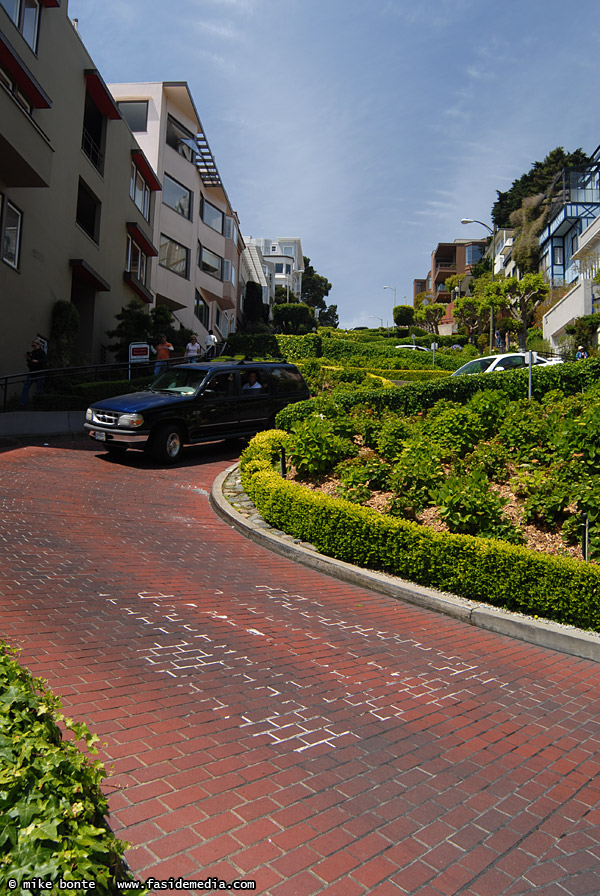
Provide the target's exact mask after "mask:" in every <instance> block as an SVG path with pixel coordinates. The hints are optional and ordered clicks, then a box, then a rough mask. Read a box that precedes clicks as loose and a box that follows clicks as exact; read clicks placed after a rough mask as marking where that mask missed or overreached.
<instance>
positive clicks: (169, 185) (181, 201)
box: [162, 174, 192, 219]
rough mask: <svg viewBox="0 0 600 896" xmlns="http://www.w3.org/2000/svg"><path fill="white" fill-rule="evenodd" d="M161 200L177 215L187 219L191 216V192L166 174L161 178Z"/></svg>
mask: <svg viewBox="0 0 600 896" xmlns="http://www.w3.org/2000/svg"><path fill="white" fill-rule="evenodd" d="M162 201H163V202H164V204H165V205H168V206H169V208H172V209H173V211H176V212H177V214H178V215H182V216H183V217H184V218H188V219H189V218H191V217H192V193H191V192H190V190H188V189H187V187H184V186H183V184H180V183H179V181H176V180H174V179H173V178H172V177H169V175H168V174H165V176H164V180H163V189H162Z"/></svg>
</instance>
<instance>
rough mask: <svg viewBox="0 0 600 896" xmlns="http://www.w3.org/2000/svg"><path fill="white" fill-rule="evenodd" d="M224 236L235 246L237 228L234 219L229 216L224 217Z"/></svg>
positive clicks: (236, 242)
mask: <svg viewBox="0 0 600 896" xmlns="http://www.w3.org/2000/svg"><path fill="white" fill-rule="evenodd" d="M225 238H226V239H228V240H232V242H233V245H234V246H236V247H237V244H238V230H237V227H236V226H235V221H234V220H233V218H230V217H226V218H225Z"/></svg>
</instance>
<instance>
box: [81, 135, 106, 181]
mask: <svg viewBox="0 0 600 896" xmlns="http://www.w3.org/2000/svg"><path fill="white" fill-rule="evenodd" d="M81 148H82V150H83V151H84V153H85V154H86V156H87V157H88V159H89V160H90V162H91V163H92V165H93V166H94V168H96V169H97V170H98V171H99V172H100V174H102V172H103V171H104V153H103V152H102V150H101V149H100V146H99V145H98V143H97V142H96V140H94V138H93V137H92V135H91V134H90V132H89V131H88V130H87V128H85V127H84V129H83V134H82V136H81Z"/></svg>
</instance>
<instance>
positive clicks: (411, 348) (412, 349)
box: [396, 345, 431, 352]
mask: <svg viewBox="0 0 600 896" xmlns="http://www.w3.org/2000/svg"><path fill="white" fill-rule="evenodd" d="M396 348H405V349H407V350H408V351H409V352H430V351H431V349H430V348H423V346H422V345H397V346H396Z"/></svg>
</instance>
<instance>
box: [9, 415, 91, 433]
mask: <svg viewBox="0 0 600 896" xmlns="http://www.w3.org/2000/svg"><path fill="white" fill-rule="evenodd" d="M84 422H85V411H27V410H24V411H6V413H3V414H0V439H6V438H24V437H26V436H44V435H47V436H58V435H70V434H72V433H73V434H76V435H82V434H84V433H85V429H84V426H83V424H84Z"/></svg>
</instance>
